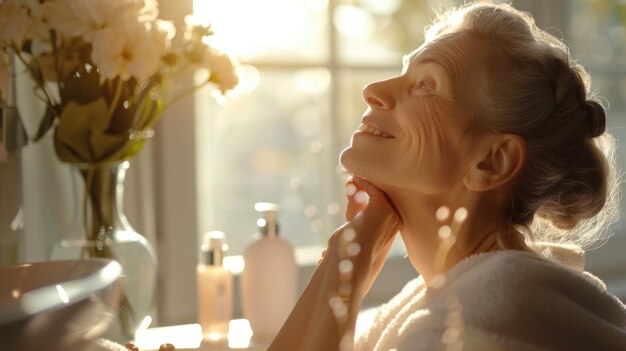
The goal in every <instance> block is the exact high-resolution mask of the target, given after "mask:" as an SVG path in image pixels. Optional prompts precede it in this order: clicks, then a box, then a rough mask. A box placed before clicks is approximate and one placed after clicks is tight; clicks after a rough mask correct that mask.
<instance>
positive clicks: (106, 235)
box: [51, 161, 157, 343]
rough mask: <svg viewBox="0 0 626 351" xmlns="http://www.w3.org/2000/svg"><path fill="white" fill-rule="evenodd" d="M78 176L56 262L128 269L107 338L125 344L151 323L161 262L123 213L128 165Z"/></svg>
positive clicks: (88, 168) (87, 168) (90, 169)
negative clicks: (111, 262)
mask: <svg viewBox="0 0 626 351" xmlns="http://www.w3.org/2000/svg"><path fill="white" fill-rule="evenodd" d="M73 167H74V168H75V173H76V174H77V175H78V176H77V177H75V178H76V180H77V181H75V184H76V185H77V187H78V189H76V190H77V191H76V193H77V195H78V201H76V203H77V204H78V206H77V210H76V211H75V219H74V221H73V222H74V225H73V226H72V228H71V230H70V231H69V232H68V233H67V234H66V235H64V236H63V238H62V239H61V240H60V241H58V242H57V243H55V245H54V246H53V249H52V252H51V259H53V260H59V259H88V258H94V257H105V258H112V259H115V260H117V261H118V262H119V263H120V264H121V266H122V269H123V275H124V294H123V297H122V300H121V301H120V304H119V307H118V310H117V318H113V322H112V324H111V326H110V328H109V329H108V331H107V333H105V334H104V336H103V337H105V338H107V339H110V340H113V341H116V342H119V343H125V342H128V341H131V340H132V339H133V338H134V336H135V333H136V331H137V330H138V329H139V328H144V327H147V326H148V325H149V324H150V322H151V321H152V318H151V313H152V312H153V307H154V296H155V289H156V276H157V260H156V255H155V252H154V249H153V247H152V245H150V243H149V242H148V240H147V239H146V238H145V237H144V236H142V235H141V234H139V233H138V232H137V231H136V230H135V229H133V227H132V226H131V225H130V223H129V222H128V219H127V218H126V215H125V214H124V210H123V201H124V178H125V176H126V171H127V170H128V167H129V162H128V161H125V162H121V163H117V164H114V165H108V166H92V165H81V166H73Z"/></svg>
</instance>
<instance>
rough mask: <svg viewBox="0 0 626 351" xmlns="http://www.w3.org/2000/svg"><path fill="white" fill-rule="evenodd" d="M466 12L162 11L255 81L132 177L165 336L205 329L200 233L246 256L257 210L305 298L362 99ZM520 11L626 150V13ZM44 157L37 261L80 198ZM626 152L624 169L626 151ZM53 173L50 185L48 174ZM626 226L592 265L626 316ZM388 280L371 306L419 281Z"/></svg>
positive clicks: (198, 105) (28, 190) (182, 114)
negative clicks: (443, 17) (577, 70)
mask: <svg viewBox="0 0 626 351" xmlns="http://www.w3.org/2000/svg"><path fill="white" fill-rule="evenodd" d="M459 2H460V1H454V0H264V1H255V0H193V1H192V0H176V1H174V0H161V1H159V4H160V5H159V6H160V12H161V17H163V18H164V19H170V20H174V21H175V22H176V23H177V24H182V23H184V20H183V17H184V15H185V14H187V13H190V12H192V11H193V13H194V15H196V16H198V17H200V18H201V19H203V20H205V21H209V22H211V23H212V24H213V29H214V30H215V32H216V34H217V35H216V36H215V40H216V42H215V45H216V46H218V47H220V48H222V49H224V50H226V51H228V52H230V53H232V54H233V55H234V56H236V57H237V58H238V59H239V60H240V61H241V63H242V65H243V66H242V84H241V86H240V87H239V88H238V89H239V91H238V93H237V94H236V96H234V97H233V98H232V99H230V100H228V101H221V100H218V101H217V102H216V101H215V100H214V99H212V98H211V97H210V96H209V94H210V92H209V91H199V92H198V93H196V94H195V95H194V96H192V97H190V98H188V99H186V100H185V101H183V102H182V103H179V104H177V105H175V106H174V107H172V109H171V110H168V111H167V112H166V115H165V116H164V117H163V118H162V120H161V121H160V122H159V124H158V125H157V128H156V129H157V130H156V136H155V138H154V140H153V141H152V142H151V143H150V145H148V147H147V148H146V150H145V151H144V152H142V153H141V154H140V155H139V157H137V159H135V160H133V162H132V165H131V168H130V170H129V175H128V180H127V183H128V184H127V187H126V189H127V193H128V194H127V199H126V212H127V214H128V216H129V219H130V222H131V223H132V224H133V225H134V226H135V227H136V229H138V231H139V232H140V233H143V234H145V235H146V236H147V237H148V238H149V240H150V241H151V242H152V243H153V245H154V246H155V247H156V249H157V252H158V259H159V290H158V299H157V300H158V302H157V313H156V316H155V320H154V324H158V325H171V324H178V323H193V322H195V318H196V312H195V311H196V310H195V301H196V300H195V270H194V269H195V265H196V262H197V259H198V255H197V252H198V247H199V241H200V238H201V236H202V234H203V233H204V232H206V231H209V230H221V231H223V232H225V234H226V238H227V242H228V244H229V252H228V254H229V255H241V254H242V253H243V251H244V249H245V247H246V245H247V243H248V242H249V240H250V239H251V238H252V236H253V234H254V233H255V231H256V220H257V218H258V214H257V213H255V211H254V204H255V203H256V202H259V201H266V202H275V203H277V204H279V205H280V215H279V221H280V224H281V235H282V236H283V237H284V238H287V239H288V240H289V241H290V242H291V243H292V244H293V245H294V246H295V247H296V248H297V259H298V262H299V264H300V266H301V274H300V281H301V286H303V284H305V283H306V281H307V280H308V277H309V274H310V272H311V271H312V267H313V266H314V263H315V262H316V261H317V258H318V257H319V253H320V252H321V250H322V247H323V245H325V243H326V240H327V238H328V235H330V234H331V233H332V232H333V230H334V229H335V228H336V227H337V226H339V225H340V224H342V223H343V209H344V204H345V200H344V190H343V184H344V178H345V175H344V174H343V172H342V170H341V169H340V168H339V167H338V162H337V160H338V155H339V153H340V151H341V150H342V149H343V148H344V147H346V146H347V145H348V143H349V141H350V136H351V134H352V132H353V131H354V129H356V128H357V127H358V125H359V123H360V118H361V114H362V113H363V111H364V110H365V104H364V103H363V101H362V99H361V90H362V88H363V86H364V85H365V84H367V83H368V82H371V81H374V80H379V79H384V78H387V77H390V76H393V75H396V74H398V73H399V72H400V69H401V58H402V56H403V55H404V54H406V53H408V52H410V51H412V50H413V49H414V48H416V47H417V46H419V45H420V44H421V42H422V40H423V29H424V27H425V26H426V25H428V24H429V23H431V21H432V19H433V18H434V16H435V15H434V11H435V10H439V9H445V7H446V6H451V5H457V4H458V3H459ZM496 2H497V1H496ZM512 3H513V5H515V6H516V7H518V8H520V9H523V10H526V11H529V12H531V13H532V14H533V16H534V17H535V19H536V21H537V23H538V25H539V26H540V27H542V28H544V29H548V30H549V31H550V32H551V33H553V34H555V35H557V36H558V37H562V38H564V39H565V41H567V42H568V43H569V45H570V47H571V52H572V54H573V56H574V58H576V59H577V60H579V62H580V63H582V64H583V65H584V66H585V67H586V69H587V70H588V71H589V72H590V73H591V75H592V79H593V87H594V89H596V90H597V91H598V94H599V96H601V97H602V98H604V99H606V100H605V105H607V106H610V107H609V109H608V122H607V123H608V130H609V131H610V132H611V133H612V134H613V135H615V136H616V138H617V139H618V141H620V140H622V139H624V137H626V129H625V127H626V115H625V112H626V105H625V104H626V2H625V1H623V0H590V1H583V0H551V1H542V0H518V1H513V2H512ZM188 79H189V80H190V81H191V80H193V79H194V77H189V78H188ZM22 95H24V94H22ZM18 98H19V97H18ZM24 99H26V98H25V97H22V98H21V103H22V104H23V105H24V104H27V101H26V100H24ZM28 108H29V107H27V109H28ZM32 108H35V107H32ZM22 114H23V115H24V114H25V113H22ZM26 114H27V113H26ZM48 142H49V141H48ZM44 147H45V145H33V146H29V147H27V149H26V150H25V152H24V164H23V169H24V175H25V178H24V198H25V200H24V202H25V214H24V216H25V218H26V221H25V222H26V223H29V226H27V227H26V228H25V231H26V241H27V243H26V244H27V247H28V252H27V253H26V256H25V258H26V259H27V260H37V259H43V258H45V256H46V255H47V251H48V250H49V245H50V243H51V242H52V241H53V240H54V238H46V235H45V233H46V232H49V231H50V228H51V227H59V228H61V227H63V226H64V225H66V223H64V222H63V221H61V220H60V218H64V216H63V215H61V213H62V212H63V211H64V209H63V208H64V207H63V206H60V203H59V201H60V200H59V199H60V198H61V196H60V194H61V193H62V192H63V191H64V189H67V188H68V185H67V183H66V182H65V180H64V176H63V172H65V171H64V170H63V169H62V166H59V165H57V164H54V163H55V160H54V156H53V155H52V151H51V149H52V148H51V147H49V146H48V147H47V149H44ZM619 148H620V149H619V158H620V162H621V164H622V167H623V166H624V165H626V149H624V146H621V145H620V146H619ZM46 160H49V161H46ZM46 162H47V163H48V164H49V170H46V171H44V172H41V171H40V169H41V168H40V167H41V164H42V163H46ZM52 184H54V185H52ZM47 185H50V186H47ZM622 213H623V210H622ZM622 217H623V216H622ZM31 223H34V224H33V225H30V224H31ZM621 223H622V222H620V223H618V224H617V225H616V226H615V227H614V233H615V234H614V236H613V237H612V238H611V239H610V240H609V242H608V244H607V245H604V246H602V247H600V248H598V249H595V250H592V251H591V252H589V254H588V269H589V270H590V271H592V272H594V273H595V274H597V275H598V276H600V277H601V278H603V279H604V280H605V281H606V283H607V285H608V286H609V289H610V290H611V291H612V292H613V293H615V294H617V295H618V296H620V297H621V298H622V299H624V301H626V255H624V251H626V233H624V229H623V225H622V224H621ZM385 270H386V271H388V273H385V274H383V276H384V279H383V280H381V281H379V282H377V284H376V285H375V286H374V288H373V290H372V293H371V294H370V297H369V299H368V300H367V302H366V304H370V305H372V304H377V303H381V302H383V301H385V300H386V299H388V298H390V297H391V296H392V295H393V294H394V293H395V292H397V291H398V290H399V289H400V288H401V287H402V286H403V285H404V283H405V282H406V281H407V280H409V279H411V278H413V277H414V276H415V272H414V271H413V270H412V268H411V267H410V264H409V262H408V260H407V259H405V258H404V252H403V247H402V245H401V243H400V242H398V243H396V245H395V247H394V250H393V253H392V255H391V257H390V258H389V262H388V264H387V265H386V267H385ZM235 301H237V299H236V300H235ZM236 313H239V310H238V308H237V309H236Z"/></svg>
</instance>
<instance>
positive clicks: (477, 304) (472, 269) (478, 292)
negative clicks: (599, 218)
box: [355, 248, 626, 351]
mask: <svg viewBox="0 0 626 351" xmlns="http://www.w3.org/2000/svg"><path fill="white" fill-rule="evenodd" d="M545 250H547V251H545V252H544V250H543V249H542V250H538V251H539V252H542V253H543V254H545V255H546V257H549V258H550V259H547V258H545V257H543V256H541V255H539V254H534V253H528V252H521V251H497V252H490V253H483V254H479V255H475V256H472V257H469V258H467V259H465V260H463V261H462V262H460V263H459V264H457V265H456V266H455V267H453V268H452V269H451V270H450V271H448V273H447V274H446V276H445V277H446V283H445V285H444V286H443V287H441V288H439V289H433V288H426V287H425V285H424V281H423V280H422V279H421V278H417V279H415V280H413V281H411V282H409V283H408V284H407V285H406V286H405V287H404V288H403V289H402V291H401V292H400V293H399V294H398V295H397V296H395V297H394V298H393V299H392V300H391V301H390V302H389V303H387V304H385V305H383V306H381V307H380V309H379V311H378V315H377V316H376V318H375V320H374V323H373V325H372V326H371V328H370V330H369V331H368V332H367V333H365V334H364V335H363V336H362V337H361V338H359V340H358V341H357V342H356V344H355V350H367V351H372V350H384V351H389V350H398V351H400V350H411V351H420V350H428V351H431V350H452V349H454V350H457V348H454V347H450V348H446V345H445V344H444V343H442V340H445V341H446V342H448V343H452V346H458V343H459V341H460V342H461V343H462V344H463V350H465V351H468V350H477V351H478V350H480V351H491V350H515V351H526V350H528V351H531V350H532V351H535V350H550V351H552V350H564V351H565V350H567V351H573V350H603V351H604V350H626V307H625V306H624V305H623V304H622V303H621V302H620V301H619V300H618V299H617V298H616V297H614V296H612V295H611V294H609V293H608V292H607V291H606V287H605V286H604V284H603V283H602V282H601V281H600V279H598V278H596V277H595V276H593V275H591V274H590V273H588V272H580V271H579V270H576V269H575V268H582V264H583V263H582V262H583V261H582V255H581V254H580V253H581V252H578V253H577V252H571V251H568V250H564V249H562V248H547V249H545ZM576 256H578V257H579V259H576ZM559 258H562V259H563V261H564V262H566V263H570V264H572V265H573V267H574V268H572V267H567V266H565V265H564V264H561V263H557V262H555V261H554V260H556V259H559ZM455 343H457V344H455Z"/></svg>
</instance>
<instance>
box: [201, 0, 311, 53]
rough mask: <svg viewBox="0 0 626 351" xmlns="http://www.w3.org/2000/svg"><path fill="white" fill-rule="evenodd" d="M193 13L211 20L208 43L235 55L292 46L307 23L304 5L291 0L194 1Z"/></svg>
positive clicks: (202, 20)
mask: <svg viewBox="0 0 626 351" xmlns="http://www.w3.org/2000/svg"><path fill="white" fill-rule="evenodd" d="M277 9H280V10H277ZM193 14H194V17H197V18H198V19H199V20H200V21H201V22H202V23H211V27H212V29H213V30H214V31H215V33H216V35H215V36H214V37H211V38H210V42H211V44H213V45H215V46H217V47H218V48H220V49H222V50H225V51H227V52H230V53H233V54H234V55H236V56H246V55H252V54H258V52H260V51H266V50H274V49H279V48H285V47H288V46H296V44H300V43H301V40H302V38H303V37H305V35H304V33H305V32H306V31H307V28H308V26H309V25H310V23H309V20H308V17H307V13H306V8H305V7H304V6H302V3H301V2H299V1H292V0H265V1H255V0H229V1H219V2H216V1H207V0H194V1H193ZM285 14H287V15H285Z"/></svg>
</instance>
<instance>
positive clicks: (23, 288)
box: [0, 259, 123, 351]
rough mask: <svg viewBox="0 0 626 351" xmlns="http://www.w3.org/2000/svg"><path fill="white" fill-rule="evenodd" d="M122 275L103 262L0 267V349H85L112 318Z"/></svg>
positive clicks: (113, 264) (109, 262) (115, 266)
mask: <svg viewBox="0 0 626 351" xmlns="http://www.w3.org/2000/svg"><path fill="white" fill-rule="evenodd" d="M121 274H122V268H121V266H120V265H119V263H117V262H116V261H113V260H108V259H89V260H72V261H46V262H35V263H27V264H22V265H16V266H8V267H0V340H1V341H0V345H1V347H0V348H1V349H2V350H7V351H31V350H32V351H35V350H37V351H39V350H46V351H48V350H54V351H56V350H58V351H61V350H63V351H67V350H85V349H88V347H87V345H88V344H91V342H92V340H94V339H95V338H97V337H98V336H100V335H102V334H103V333H104V332H105V331H106V328H107V327H108V326H109V323H110V321H111V319H112V318H114V316H115V308H116V307H117V305H118V303H119V301H120V298H121V294H122V292H123V291H122V275H121Z"/></svg>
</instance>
